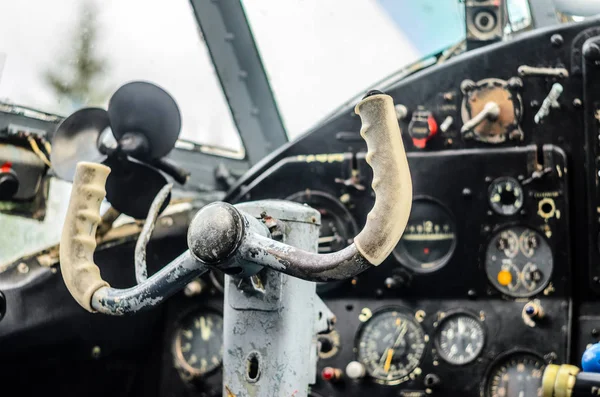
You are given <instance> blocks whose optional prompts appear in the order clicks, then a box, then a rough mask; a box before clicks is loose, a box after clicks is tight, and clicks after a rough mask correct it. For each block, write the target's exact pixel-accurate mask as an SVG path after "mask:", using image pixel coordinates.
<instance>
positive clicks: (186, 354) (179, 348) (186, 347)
mask: <svg viewBox="0 0 600 397" xmlns="http://www.w3.org/2000/svg"><path fill="white" fill-rule="evenodd" d="M173 351H174V356H175V367H176V368H177V369H178V370H179V372H180V374H181V375H182V377H184V378H185V379H192V378H199V377H202V376H204V375H206V374H208V373H210V372H212V371H214V370H216V369H217V368H219V367H220V366H221V362H222V361H223V317H222V316H221V315H220V314H218V313H216V312H212V311H201V312H196V313H192V314H190V315H188V316H186V317H184V318H183V320H182V321H181V322H180V323H179V327H178V329H177V331H176V332H175V339H174V341H173Z"/></svg>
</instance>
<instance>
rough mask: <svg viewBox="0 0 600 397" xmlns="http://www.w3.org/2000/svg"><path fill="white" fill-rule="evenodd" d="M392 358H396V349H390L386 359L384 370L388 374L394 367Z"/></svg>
mask: <svg viewBox="0 0 600 397" xmlns="http://www.w3.org/2000/svg"><path fill="white" fill-rule="evenodd" d="M392 357H394V349H388V352H387V357H386V359H385V365H384V366H383V370H384V371H385V373H386V374H387V373H388V372H390V365H392Z"/></svg>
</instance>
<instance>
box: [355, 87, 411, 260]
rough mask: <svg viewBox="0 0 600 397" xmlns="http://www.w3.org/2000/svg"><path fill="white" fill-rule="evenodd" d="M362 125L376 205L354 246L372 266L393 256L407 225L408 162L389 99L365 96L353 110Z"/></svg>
mask: <svg viewBox="0 0 600 397" xmlns="http://www.w3.org/2000/svg"><path fill="white" fill-rule="evenodd" d="M354 111H355V112H356V114H358V115H359V116H360V118H361V121H362V128H361V130H360V135H361V136H362V137H363V139H364V140H365V141H366V142H367V156H366V161H367V163H368V164H369V165H370V166H371V168H372V169H373V182H372V184H371V186H372V187H373V190H374V191H375V204H374V205H373V209H372V210H371V212H369V214H368V215H367V222H366V224H365V227H364V228H363V230H362V231H361V232H360V233H359V234H358V236H356V238H355V239H354V243H355V245H356V248H357V249H358V251H359V252H360V253H361V254H362V256H363V257H364V258H365V259H366V260H368V261H369V262H370V263H371V264H372V265H375V266H376V265H379V264H380V263H381V262H383V261H384V260H385V258H387V257H388V255H389V254H390V253H391V252H392V250H393V249H394V247H395V246H396V244H398V241H399V240H400V237H402V233H403V232H404V229H405V228H406V224H407V223H408V217H409V215H410V209H411V206H412V181H411V178H410V170H409V168H408V160H407V158H406V152H405V150H404V144H403V143H402V135H401V132H400V126H399V125H398V120H397V118H396V109H395V108H394V101H393V100H392V97H390V96H389V95H385V94H381V93H377V94H374V95H369V94H367V97H365V98H364V99H363V100H362V101H360V102H359V103H358V104H357V105H356V108H355V109H354Z"/></svg>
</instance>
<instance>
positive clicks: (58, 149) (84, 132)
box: [50, 108, 112, 182]
mask: <svg viewBox="0 0 600 397" xmlns="http://www.w3.org/2000/svg"><path fill="white" fill-rule="evenodd" d="M108 126H109V121H108V113H107V112H106V110H104V109H99V108H84V109H81V110H78V111H76V112H75V113H73V114H72V115H70V116H69V117H67V118H66V119H65V120H63V122H62V123H61V124H60V125H59V126H58V129H57V130H56V133H55V134H54V138H53V139H52V153H51V154H50V162H51V163H52V169H53V170H54V172H55V173H56V175H58V176H59V177H60V178H62V179H65V180H67V181H71V182H72V181H73V175H74V174H75V166H76V165H77V163H78V162H80V161H89V162H94V163H101V162H102V161H104V160H105V159H106V155H104V154H102V153H101V152H100V150H98V140H99V138H100V134H101V133H102V132H103V131H106V132H105V134H108V135H111V134H110V130H107V128H108ZM103 138H104V135H103ZM109 138H112V136H110V137H109Z"/></svg>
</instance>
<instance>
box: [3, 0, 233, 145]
mask: <svg viewBox="0 0 600 397" xmlns="http://www.w3.org/2000/svg"><path fill="white" fill-rule="evenodd" d="M133 80H146V81H151V82H153V83H155V84H158V85H159V86H162V87H163V88H165V89H166V90H167V91H168V92H169V93H170V94H171V95H172V96H173V97H174V98H176V100H177V102H178V105H179V108H180V110H181V114H182V119H183V127H182V131H181V135H180V138H181V139H183V140H189V141H192V142H194V143H198V144H205V145H212V146H218V147H221V148H225V149H229V150H232V151H236V152H242V150H243V149H242V144H241V140H240V138H239V135H238V133H237V130H236V127H235V124H234V122H233V118H232V116H231V113H230V110H229V107H228V105H227V101H226V99H225V96H224V95H223V91H222V90H221V87H220V85H219V81H218V79H217V77H216V74H215V72H214V68H213V66H212V63H211V61H210V57H209V55H208V51H207V49H206V45H205V44H204V42H203V40H202V36H201V34H200V31H199V29H198V25H197V23H196V19H195V17H194V13H193V10H192V7H191V5H190V2H189V1H166V0H102V1H98V0H84V1H81V0H61V1H45V0H24V1H2V2H0V101H2V102H9V103H13V104H17V105H21V106H27V107H31V108H35V109H37V110H41V111H45V112H49V113H56V114H60V115H68V114H70V113H72V112H73V111H74V110H77V109H79V108H81V107H85V106H100V107H105V106H106V105H107V102H108V100H109V98H110V96H111V95H112V93H113V92H114V91H115V90H116V89H117V88H118V87H120V86H121V85H123V84H124V83H127V82H129V81H133Z"/></svg>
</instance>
